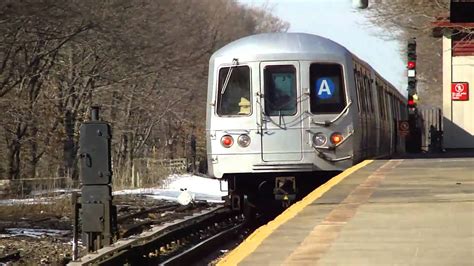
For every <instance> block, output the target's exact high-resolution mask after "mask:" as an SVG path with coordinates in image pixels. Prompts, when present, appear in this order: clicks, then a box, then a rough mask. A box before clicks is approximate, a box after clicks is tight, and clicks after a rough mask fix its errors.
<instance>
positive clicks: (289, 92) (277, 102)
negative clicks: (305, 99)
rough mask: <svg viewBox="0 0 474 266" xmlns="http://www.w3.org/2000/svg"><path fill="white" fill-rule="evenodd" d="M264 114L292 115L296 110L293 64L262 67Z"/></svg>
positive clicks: (294, 69)
mask: <svg viewBox="0 0 474 266" xmlns="http://www.w3.org/2000/svg"><path fill="white" fill-rule="evenodd" d="M263 75H264V82H265V84H264V95H265V114H266V115H268V116H279V115H282V116H292V115H295V114H296V112H297V98H298V97H297V90H296V68H295V66H293V65H278V66H266V67H265V69H264V74H263Z"/></svg>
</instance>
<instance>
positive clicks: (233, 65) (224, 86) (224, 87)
mask: <svg viewBox="0 0 474 266" xmlns="http://www.w3.org/2000/svg"><path fill="white" fill-rule="evenodd" d="M237 65H239V60H238V59H237V58H234V59H232V66H230V68H229V72H227V76H226V77H225V80H224V84H223V85H222V90H221V95H224V93H225V90H226V89H227V85H228V84H229V80H230V76H231V75H232V71H233V70H234V68H235V67H236V66H237Z"/></svg>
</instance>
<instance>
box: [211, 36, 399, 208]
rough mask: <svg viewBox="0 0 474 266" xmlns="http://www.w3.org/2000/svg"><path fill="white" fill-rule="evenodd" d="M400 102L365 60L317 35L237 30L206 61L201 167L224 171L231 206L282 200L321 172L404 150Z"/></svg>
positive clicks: (214, 172)
mask: <svg viewBox="0 0 474 266" xmlns="http://www.w3.org/2000/svg"><path fill="white" fill-rule="evenodd" d="M405 102H406V100H405V99H404V97H403V96H402V95H401V94H400V93H399V92H398V91H397V90H396V89H395V88H394V87H393V86H392V85H391V84H390V83H388V82H387V81H386V80H385V79H383V78H382V77H381V76H380V75H379V74H378V73H377V72H376V71H375V70H374V69H373V68H372V67H370V65H368V64H367V63H365V62H364V61H362V60H360V59H359V58H357V57H356V56H355V55H354V54H352V53H351V52H349V51H348V50H347V49H346V48H344V47H343V46H341V45H339V44H337V43H335V42H333V41H331V40H328V39H326V38H323V37H320V36H316V35H311V34H304V33H269V34H258V35H253V36H248V37H245V38H242V39H239V40H236V41H234V42H232V43H230V44H228V45H226V46H224V47H223V48H221V49H219V50H218V51H216V52H215V53H214V54H213V55H212V57H211V59H210V63H209V82H208V96H207V121H206V134H207V136H206V138H207V156H208V171H209V175H210V176H213V177H215V178H220V179H225V180H227V181H228V186H229V196H230V197H229V199H230V202H231V204H232V206H233V208H241V207H242V206H243V203H244V202H247V203H249V204H250V205H251V206H259V205H260V206H262V205H265V204H267V203H268V201H275V200H277V201H278V200H282V201H283V202H284V203H285V204H286V203H289V202H291V201H293V200H295V199H297V198H298V197H299V195H303V194H304V192H305V189H308V188H311V184H317V183H318V182H320V180H319V179H320V176H321V175H323V174H325V173H328V172H338V171H343V170H344V169H346V168H348V167H350V166H352V165H354V164H356V163H357V162H359V161H361V160H363V159H366V158H373V157H380V156H389V155H390V154H393V153H395V152H403V151H404V146H405V143H404V139H403V138H402V137H401V136H399V135H398V134H397V123H398V120H406V116H407V113H406V109H407V108H406V105H405ZM306 192H307V191H306ZM244 199H245V201H244Z"/></svg>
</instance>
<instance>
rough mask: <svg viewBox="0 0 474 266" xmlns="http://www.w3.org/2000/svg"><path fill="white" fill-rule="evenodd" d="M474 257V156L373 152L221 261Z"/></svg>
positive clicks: (450, 261) (382, 261)
mask: <svg viewBox="0 0 474 266" xmlns="http://www.w3.org/2000/svg"><path fill="white" fill-rule="evenodd" d="M237 264H238V265H474V157H471V158H469V157H465V158H429V159H413V158H409V159H393V160H373V161H372V160H368V161H364V162H362V163H360V164H358V165H355V166H354V167H351V168H349V169H347V170H346V171H344V172H343V173H341V174H339V175H337V176H335V177H334V178H332V179H331V180H329V181H328V182H327V183H326V184H324V185H322V186H320V187H319V188H317V189H316V190H314V191H313V192H311V193H310V194H309V195H308V196H306V197H305V198H304V199H303V200H301V201H299V202H297V203H295V204H293V205H292V206H291V207H290V208H288V209H287V210H286V211H285V212H283V213H282V214H280V215H279V216H278V217H277V218H275V219H274V220H273V221H271V222H270V223H268V224H266V225H264V226H262V227H260V228H259V229H257V230H256V231H255V232H254V233H253V234H251V235H250V236H249V237H248V238H247V239H246V240H245V241H244V242H242V243H241V244H240V245H239V246H238V247H237V248H236V249H234V250H233V251H231V252H230V253H229V254H227V255H226V256H225V257H224V258H223V259H222V260H221V261H220V262H219V263H218V265H237Z"/></svg>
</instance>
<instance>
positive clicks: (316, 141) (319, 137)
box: [313, 133, 328, 146]
mask: <svg viewBox="0 0 474 266" xmlns="http://www.w3.org/2000/svg"><path fill="white" fill-rule="evenodd" d="M327 141H328V139H327V138H326V135H324V134H323V133H316V134H314V135H313V145H314V146H323V145H324V144H326V142H327Z"/></svg>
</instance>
